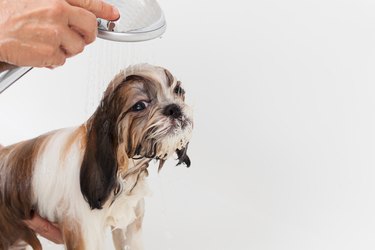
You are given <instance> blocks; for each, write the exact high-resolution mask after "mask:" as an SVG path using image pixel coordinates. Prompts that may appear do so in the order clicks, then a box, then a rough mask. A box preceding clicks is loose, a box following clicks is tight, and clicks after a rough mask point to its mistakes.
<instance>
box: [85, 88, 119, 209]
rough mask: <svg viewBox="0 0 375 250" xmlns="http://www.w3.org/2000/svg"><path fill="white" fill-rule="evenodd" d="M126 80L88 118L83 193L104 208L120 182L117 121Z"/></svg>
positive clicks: (95, 204) (92, 206)
mask: <svg viewBox="0 0 375 250" xmlns="http://www.w3.org/2000/svg"><path fill="white" fill-rule="evenodd" d="M123 83H125V81H124V82H122V83H121V84H120V85H118V86H117V87H116V88H115V89H114V90H113V91H111V92H109V93H108V94H106V95H105V97H104V98H103V100H102V102H101V104H100V105H99V107H98V109H97V110H96V111H95V113H94V115H93V116H92V117H91V118H90V120H89V121H88V124H87V126H88V133H87V144H86V151H85V154H84V157H83V161H82V165H81V173H80V184H81V192H82V194H83V196H84V197H85V199H86V200H87V202H88V203H89V205H90V207H91V208H92V209H94V208H97V209H101V208H102V206H103V204H104V203H105V202H106V200H107V199H108V197H109V195H110V193H111V191H112V190H113V188H114V187H115V185H116V183H117V170H118V161H117V148H118V143H119V140H118V134H117V120H118V117H119V115H120V113H121V109H122V106H123V104H124V103H123V102H124V100H123V99H122V97H121V91H120V90H121V88H122V86H123V85H124V84H123Z"/></svg>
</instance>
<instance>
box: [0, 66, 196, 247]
mask: <svg viewBox="0 0 375 250" xmlns="http://www.w3.org/2000/svg"><path fill="white" fill-rule="evenodd" d="M180 85H181V83H180V82H179V81H177V80H176V79H175V77H173V75H172V74H171V73H170V72H169V71H168V70H166V69H164V68H161V67H156V66H151V65H148V64H142V65H135V66H132V67H129V68H127V69H126V70H124V71H122V72H121V73H120V74H118V75H117V76H116V77H115V78H114V80H112V81H111V83H110V84H109V86H108V88H107V90H106V91H105V93H104V97H103V99H102V101H101V103H100V105H99V107H98V108H97V110H96V111H95V113H94V114H93V115H92V117H90V119H89V120H88V121H87V122H85V123H84V124H83V125H81V126H79V127H75V128H66V129H60V130H57V131H53V132H50V133H48V134H46V135H43V136H40V137H38V138H35V139H32V140H29V141H25V142H21V143H18V144H15V145H11V146H7V147H1V146H0V250H1V249H8V248H9V247H10V246H11V245H12V244H14V243H15V242H16V241H17V240H24V241H26V242H27V243H28V244H30V245H31V246H32V247H33V248H34V249H41V246H40V243H39V241H38V239H37V238H36V236H35V234H34V232H32V231H31V230H30V229H28V227H27V226H26V225H25V224H24V223H23V220H25V219H30V217H31V214H30V212H31V211H36V212H38V213H39V214H40V215H41V216H42V217H45V218H47V219H48V220H50V221H53V222H56V223H58V224H59V225H60V228H61V229H62V233H63V237H64V241H65V245H66V248H67V249H89V250H95V249H98V250H102V249H105V247H104V245H103V244H104V235H105V233H104V232H105V230H106V228H107V227H109V226H111V227H112V228H113V229H115V230H114V231H113V237H114V243H115V246H116V249H123V248H124V247H125V246H129V247H130V249H142V242H141V236H140V235H141V225H142V218H143V214H144V201H143V198H144V197H145V196H146V195H147V194H148V187H147V184H146V182H145V179H146V177H147V175H148V173H147V167H148V164H149V162H150V161H151V160H152V159H156V160H159V161H160V165H159V168H161V167H162V165H163V163H164V161H165V160H166V159H167V158H169V157H171V156H172V155H173V154H174V153H175V152H177V154H176V155H177V157H178V159H179V164H180V163H185V164H186V165H187V166H189V165H190V160H189V158H188V156H187V154H186V152H187V146H188V142H189V140H190V137H191V132H192V128H193V123H192V112H191V110H190V108H189V107H188V106H187V105H186V104H185V102H184V99H185V98H184V91H183V89H182V88H181V86H180Z"/></svg>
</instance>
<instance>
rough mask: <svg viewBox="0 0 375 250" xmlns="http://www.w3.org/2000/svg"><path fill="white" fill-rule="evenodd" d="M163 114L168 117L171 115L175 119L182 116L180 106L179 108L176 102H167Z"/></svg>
mask: <svg viewBox="0 0 375 250" xmlns="http://www.w3.org/2000/svg"><path fill="white" fill-rule="evenodd" d="M163 114H164V115H165V116H170V117H173V118H175V119H178V118H180V117H181V116H182V112H181V108H180V106H178V105H176V104H169V105H168V106H166V107H165V108H164V111H163Z"/></svg>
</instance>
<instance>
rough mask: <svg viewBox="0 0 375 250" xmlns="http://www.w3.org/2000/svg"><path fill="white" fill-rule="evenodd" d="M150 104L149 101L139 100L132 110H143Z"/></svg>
mask: <svg viewBox="0 0 375 250" xmlns="http://www.w3.org/2000/svg"><path fill="white" fill-rule="evenodd" d="M148 104H149V103H148V102H145V101H139V102H137V103H136V104H134V106H133V107H132V108H131V110H132V111H134V112H138V111H142V110H144V109H145V108H147V106H148Z"/></svg>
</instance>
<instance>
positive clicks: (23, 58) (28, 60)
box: [0, 0, 119, 68]
mask: <svg viewBox="0 0 375 250" xmlns="http://www.w3.org/2000/svg"><path fill="white" fill-rule="evenodd" d="M96 17H100V18H104V19H108V20H115V19H118V18H119V13H118V11H117V9H116V8H114V7H112V6H111V5H109V4H106V3H104V2H102V0H66V1H65V0H17V1H9V0H0V61H1V62H6V63H9V64H13V65H17V66H32V67H52V68H53V67H56V66H59V65H63V64H64V63H65V61H66V59H67V58H69V57H71V56H74V55H76V54H78V53H80V52H82V51H83V49H84V47H85V46H86V45H87V44H89V43H91V42H93V41H94V40H95V38H96V34H97V21H96Z"/></svg>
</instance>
